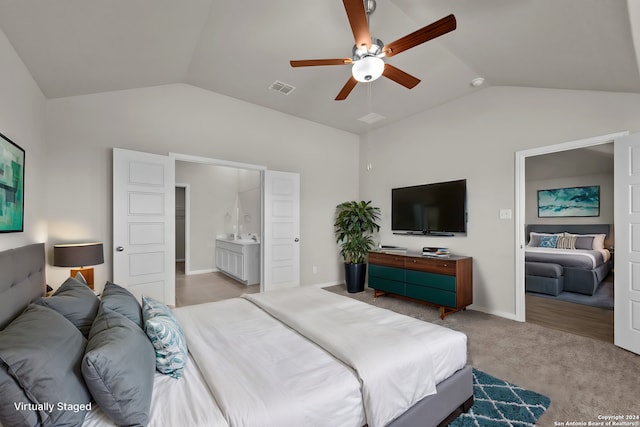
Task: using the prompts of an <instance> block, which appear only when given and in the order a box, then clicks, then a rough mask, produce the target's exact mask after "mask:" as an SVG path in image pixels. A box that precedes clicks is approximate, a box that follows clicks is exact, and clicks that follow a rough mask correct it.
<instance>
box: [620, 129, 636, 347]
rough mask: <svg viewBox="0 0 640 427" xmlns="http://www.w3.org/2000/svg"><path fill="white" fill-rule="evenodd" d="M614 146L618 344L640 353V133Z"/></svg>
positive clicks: (623, 139)
mask: <svg viewBox="0 0 640 427" xmlns="http://www.w3.org/2000/svg"><path fill="white" fill-rule="evenodd" d="M614 145H615V148H614V156H615V159H614V169H615V172H614V183H615V184H614V187H615V190H614V207H615V245H616V252H615V263H616V265H615V275H616V277H615V288H616V289H615V293H614V295H615V297H614V298H615V314H614V343H615V345H617V346H619V347H622V348H625V349H627V350H629V351H632V352H634V353H638V354H640V134H635V135H630V136H627V137H624V138H620V139H616V140H615V144H614Z"/></svg>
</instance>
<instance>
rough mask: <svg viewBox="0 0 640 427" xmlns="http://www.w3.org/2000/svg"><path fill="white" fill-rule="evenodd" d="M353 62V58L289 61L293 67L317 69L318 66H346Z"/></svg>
mask: <svg viewBox="0 0 640 427" xmlns="http://www.w3.org/2000/svg"><path fill="white" fill-rule="evenodd" d="M352 62H353V60H352V59H351V58H336V59H302V60H294V61H289V63H290V64H291V66H292V67H315V66H318V65H345V64H351V63H352Z"/></svg>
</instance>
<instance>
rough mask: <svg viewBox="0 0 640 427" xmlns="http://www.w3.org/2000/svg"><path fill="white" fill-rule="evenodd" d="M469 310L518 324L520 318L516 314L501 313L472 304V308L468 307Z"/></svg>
mask: <svg viewBox="0 0 640 427" xmlns="http://www.w3.org/2000/svg"><path fill="white" fill-rule="evenodd" d="M467 309H468V310H475V311H480V312H482V313H486V314H492V315H494V316H498V317H504V318H505V319H509V320H515V321H516V322H518V321H519V320H518V318H517V316H516V315H515V313H507V312H506V311H500V310H494V309H491V308H486V307H480V306H478V305H475V304H471V305H470V306H468V307H467Z"/></svg>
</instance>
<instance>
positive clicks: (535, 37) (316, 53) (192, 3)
mask: <svg viewBox="0 0 640 427" xmlns="http://www.w3.org/2000/svg"><path fill="white" fill-rule="evenodd" d="M450 13H453V14H455V16H456V19H457V23H458V24H457V25H458V27H457V29H456V30H455V31H453V32H451V33H448V34H445V35H444V36H441V37H439V38H437V39H435V40H432V41H429V42H427V43H425V44H422V45H420V46H417V47H415V48H413V49H411V50H409V51H406V52H403V53H402V54H399V55H396V56H393V57H392V58H388V59H387V61H388V62H389V63H390V64H392V65H394V66H396V67H399V68H401V69H403V70H404V71H406V72H408V73H410V74H412V75H414V76H416V77H418V78H419V79H421V80H422V82H421V83H420V84H419V85H418V86H416V87H415V88H414V89H412V90H408V89H406V88H404V87H402V86H400V85H398V84H396V83H394V82H392V81H390V80H388V79H385V78H381V79H379V80H376V81H375V82H373V83H367V84H358V86H357V87H356V88H355V89H354V91H353V92H352V93H351V95H350V96H349V97H348V98H347V99H346V100H345V101H334V98H335V96H336V95H337V93H338V92H339V90H340V89H341V88H342V86H343V85H344V84H345V82H346V81H347V79H348V78H349V76H350V73H351V69H350V66H328V67H307V68H296V69H294V68H291V67H290V65H289V60H290V59H314V58H340V57H349V56H351V49H352V46H353V35H352V33H351V30H350V27H349V23H348V21H347V17H346V14H345V10H344V6H343V4H342V2H341V1H339V0H324V1H295V0H269V1H237V0H180V1H176V0H135V1H131V0H91V1H87V0H55V1H52V0H0V28H1V29H2V30H3V31H4V33H5V34H6V36H7V38H8V39H9V41H10V42H11V44H12V45H13V46H14V48H15V49H16V51H17V52H18V55H19V56H20V57H21V59H22V60H23V62H24V63H25V64H26V66H27V68H28V69H29V71H30V72H31V74H32V75H33V77H34V79H35V81H36V82H37V84H38V85H39V86H40V88H41V89H42V91H43V93H44V94H45V96H47V97H48V98H57V97H67V96H73V95H83V94H92V93H98V92H104V91H112V90H121V89H131V88H138V87H147V86H156V85H163V84H171V83H187V84H191V85H194V86H198V87H201V88H203V89H207V90H211V91H214V92H218V93H220V94H223V95H227V96H230V97H233V98H238V99H241V100H244V101H248V102H251V103H254V104H257V105H261V106H264V107H268V108H272V109H275V110H279V111H282V112H284V113H287V114H292V115H294V116H298V117H301V118H305V119H308V120H312V121H315V122H318V123H323V124H326V125H329V126H332V127H335V128H338V129H343V130H346V131H349V132H354V133H363V132H366V131H367V130H368V129H371V128H375V127H378V126H383V125H386V124H388V123H391V122H393V121H396V120H399V119H401V118H403V117H407V116H409V115H412V114H415V113H418V112H420V111H424V110H426V109H429V108H432V107H434V106H437V105H440V104H443V103H446V102H448V101H450V100H453V99H456V98H459V97H462V96H465V95H468V94H470V93H473V92H474V91H477V90H482V88H484V87H488V86H523V87H537V88H560V89H581V90H601V91H614V92H633V93H640V65H639V61H638V58H639V57H640V0H378V1H377V9H376V11H375V13H374V14H373V15H372V16H371V21H370V27H371V33H372V35H373V36H374V37H377V38H380V39H381V40H382V41H383V42H386V43H389V42H391V41H393V40H396V39H398V38H400V37H402V36H404V35H405V34H408V33H410V32H412V31H414V30H416V29H418V28H420V27H423V26H425V25H427V24H429V23H431V22H433V21H436V20H437V19H440V18H442V17H444V16H446V15H448V14H450ZM476 77H483V78H484V79H485V83H484V85H483V86H480V87H479V88H476V87H473V86H472V85H471V84H470V83H471V81H472V79H474V78H476ZM275 81H280V82H283V83H286V84H288V85H291V86H293V87H295V90H294V91H292V92H291V93H290V94H289V95H283V94H281V93H279V92H276V91H273V90H270V89H269V87H270V85H271V84H272V83H274V82H275ZM370 113H375V114H378V115H380V116H383V117H384V119H382V120H381V121H379V122H377V123H375V124H367V123H364V122H362V121H359V120H358V119H359V118H361V117H363V116H366V115H368V114H370Z"/></svg>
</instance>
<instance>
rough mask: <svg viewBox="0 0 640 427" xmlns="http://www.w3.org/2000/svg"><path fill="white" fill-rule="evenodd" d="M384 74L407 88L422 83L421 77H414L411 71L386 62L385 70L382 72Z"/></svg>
mask: <svg viewBox="0 0 640 427" xmlns="http://www.w3.org/2000/svg"><path fill="white" fill-rule="evenodd" d="M382 75H383V76H385V77H386V78H388V79H391V80H393V81H394V82H396V83H399V84H401V85H402V86H404V87H406V88H407V89H413V88H414V87H416V85H417V84H418V83H420V79H418V78H415V77H413V76H412V75H411V74H409V73H405V72H404V71H402V70H401V69H399V68H396V67H394V66H393V65H391V64H384V71H383V72H382Z"/></svg>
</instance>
